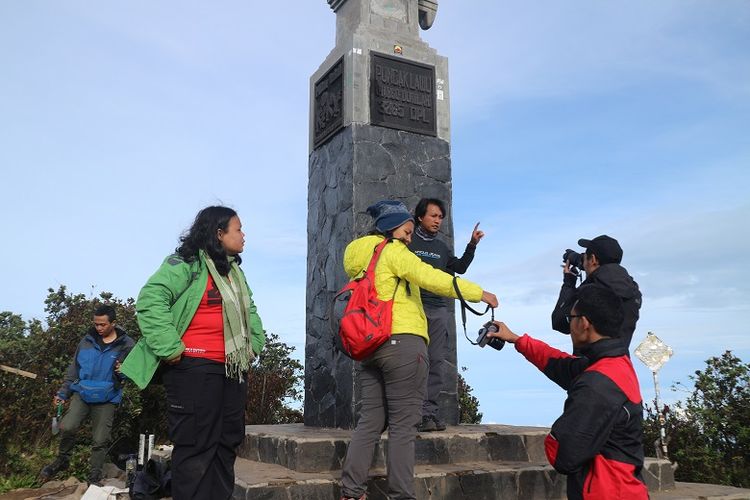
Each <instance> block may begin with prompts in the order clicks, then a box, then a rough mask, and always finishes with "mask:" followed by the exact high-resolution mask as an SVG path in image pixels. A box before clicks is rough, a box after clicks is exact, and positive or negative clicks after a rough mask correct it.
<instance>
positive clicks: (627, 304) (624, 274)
mask: <svg viewBox="0 0 750 500" xmlns="http://www.w3.org/2000/svg"><path fill="white" fill-rule="evenodd" d="M590 283H598V284H601V285H604V286H606V287H607V288H609V289H611V290H612V291H613V292H615V293H616V294H617V296H618V297H620V299H621V300H622V307H623V313H624V315H625V317H624V319H623V322H622V327H621V329H620V339H622V341H623V342H624V343H625V346H626V347H628V348H629V347H630V340H631V339H632V338H633V332H634V331H635V324H636V322H637V321H638V318H639V316H640V312H639V311H640V309H641V291H640V290H639V289H638V283H636V282H635V281H634V280H633V278H632V277H631V276H630V275H629V274H628V271H627V270H626V269H625V268H624V267H622V266H621V265H620V264H604V265H603V266H599V268H598V269H597V270H596V271H594V272H593V273H591V274H590V275H589V276H587V277H586V280H585V281H584V282H583V283H582V285H587V284H590ZM575 284H576V280H575V276H573V275H572V274H566V275H565V277H564V281H563V285H562V288H561V289H560V297H559V298H558V299H557V305H556V306H555V309H554V310H553V311H552V328H553V329H555V330H557V331H558V332H560V333H566V334H569V333H570V325H569V324H568V320H567V319H566V318H565V316H566V315H567V314H570V310H571V309H572V308H573V303H574V302H575V300H574V298H575V291H576V287H575Z"/></svg>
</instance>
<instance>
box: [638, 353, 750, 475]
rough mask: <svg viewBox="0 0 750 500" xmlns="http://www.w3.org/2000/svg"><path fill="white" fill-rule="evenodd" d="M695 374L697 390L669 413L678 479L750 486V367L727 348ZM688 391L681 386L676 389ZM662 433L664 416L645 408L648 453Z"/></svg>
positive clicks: (670, 441) (668, 431)
mask: <svg viewBox="0 0 750 500" xmlns="http://www.w3.org/2000/svg"><path fill="white" fill-rule="evenodd" d="M706 364H707V367H706V369H705V370H704V371H696V372H695V375H692V376H690V379H691V380H692V381H693V382H694V387H693V388H692V392H690V395H689V396H688V397H687V399H686V400H685V401H684V402H678V403H677V404H675V405H674V406H673V408H666V411H664V413H663V414H664V418H665V428H666V434H667V439H668V445H669V456H670V459H671V460H672V461H673V462H676V463H677V465H678V467H677V470H676V471H675V479H677V480H678V481H690V482H702V483H716V484H726V485H731V486H737V487H741V488H748V487H750V365H748V364H744V363H742V361H741V360H740V359H739V358H737V357H736V356H734V355H733V354H732V353H731V351H726V352H725V353H724V354H722V356H721V357H713V358H710V359H708V360H707V361H706ZM678 389H684V387H682V385H681V384H676V385H675V386H673V387H672V390H678ZM658 436H659V419H658V415H657V413H656V411H655V410H654V408H653V407H650V406H648V405H647V406H646V418H645V421H644V446H645V448H646V454H649V450H651V449H653V448H652V446H653V443H654V442H655V441H656V440H657V439H658Z"/></svg>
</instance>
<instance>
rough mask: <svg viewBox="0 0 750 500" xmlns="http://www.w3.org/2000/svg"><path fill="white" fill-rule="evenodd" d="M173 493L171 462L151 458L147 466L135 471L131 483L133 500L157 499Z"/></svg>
mask: <svg viewBox="0 0 750 500" xmlns="http://www.w3.org/2000/svg"><path fill="white" fill-rule="evenodd" d="M171 495H172V471H171V470H169V464H168V463H166V462H161V461H156V460H154V459H152V458H149V460H148V462H146V466H145V467H143V469H141V470H139V471H138V472H136V473H135V479H134V480H133V484H131V485H130V498H132V499H133V500H155V499H157V498H164V497H168V496H171Z"/></svg>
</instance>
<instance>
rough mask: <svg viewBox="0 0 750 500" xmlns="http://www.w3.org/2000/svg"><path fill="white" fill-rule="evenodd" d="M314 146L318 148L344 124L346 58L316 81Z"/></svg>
mask: <svg viewBox="0 0 750 500" xmlns="http://www.w3.org/2000/svg"><path fill="white" fill-rule="evenodd" d="M313 109H314V111H315V116H314V123H313V126H314V132H313V148H317V147H318V146H320V145H321V144H323V143H324V142H326V141H327V140H328V139H330V138H331V137H332V136H333V135H334V134H335V133H336V132H338V131H339V130H340V129H341V128H342V127H343V126H344V58H343V57H342V58H341V59H339V60H338V61H337V62H336V63H335V64H334V65H333V66H332V67H331V69H329V70H328V72H326V74H325V75H323V77H322V78H321V79H320V80H318V81H317V82H315V102H314V104H313Z"/></svg>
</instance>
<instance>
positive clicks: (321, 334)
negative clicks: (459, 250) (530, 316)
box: [304, 0, 458, 429]
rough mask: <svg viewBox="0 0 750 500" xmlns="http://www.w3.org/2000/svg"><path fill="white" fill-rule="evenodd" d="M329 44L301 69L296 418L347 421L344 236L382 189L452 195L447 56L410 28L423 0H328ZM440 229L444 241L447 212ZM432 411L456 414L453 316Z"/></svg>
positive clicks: (430, 17) (412, 195)
mask: <svg viewBox="0 0 750 500" xmlns="http://www.w3.org/2000/svg"><path fill="white" fill-rule="evenodd" d="M328 4H329V5H330V7H331V8H332V9H333V11H334V12H335V13H336V46H335V48H334V49H333V50H332V51H331V53H330V54H329V55H328V57H327V58H326V59H325V61H324V62H323V63H322V64H321V66H320V68H319V69H318V70H317V71H316V72H315V73H314V74H313V76H312V77H311V79H310V145H309V148H310V156H309V174H308V175H309V181H308V217H307V298H306V299H307V305H306V345H305V407H304V415H305V417H304V418H305V425H307V426H314V427H338V428H344V429H350V428H353V427H354V425H355V419H356V408H355V403H356V400H357V398H356V394H357V390H358V388H357V387H356V386H355V385H356V384H355V380H356V379H355V376H354V370H355V363H354V362H353V361H352V360H351V359H349V358H347V357H346V356H344V355H343V354H341V353H340V352H338V351H337V349H336V348H335V346H334V333H333V332H332V329H331V326H330V324H329V308H330V304H331V301H332V299H333V296H334V295H335V293H336V291H337V290H338V289H339V288H341V287H342V286H343V285H344V284H345V283H346V282H347V280H348V278H347V276H346V274H345V273H344V269H343V264H342V262H343V252H344V248H345V246H346V245H347V244H348V243H349V242H350V241H351V240H352V239H354V238H356V237H358V236H361V235H362V234H364V233H366V232H367V231H368V230H369V229H370V228H371V220H370V217H369V216H368V215H367V214H366V213H365V210H366V208H367V207H368V206H369V205H371V204H372V203H374V202H375V201H378V200H381V199H396V200H401V201H403V202H404V203H405V204H406V205H407V206H408V207H410V208H411V209H413V207H414V206H415V205H416V203H417V201H418V200H419V199H420V198H422V197H435V198H440V199H442V200H444V201H445V202H446V204H447V206H448V207H450V206H451V201H452V195H451V162H450V110H449V87H448V61H447V59H446V58H445V57H442V56H440V55H438V54H437V52H436V51H435V50H434V49H432V48H430V47H429V46H428V45H427V44H426V43H425V42H423V41H422V40H421V38H420V27H422V28H423V29H427V28H429V27H430V26H431V25H432V23H433V21H434V19H435V14H436V11H437V2H436V1H430V0H418V1H417V0H328ZM450 213H451V211H450V210H449V214H448V215H449V217H448V218H447V219H446V221H445V222H444V224H443V229H442V232H443V235H442V237H443V238H444V239H445V240H446V242H447V243H448V245H449V246H452V245H453V224H452V220H451V219H450ZM451 324H453V325H454V327H453V330H454V331H453V333H454V335H451V340H450V342H449V355H448V356H447V359H448V361H449V366H451V369H449V370H448V374H447V380H448V382H447V384H446V387H445V388H444V390H443V392H442V394H441V396H440V406H441V409H440V414H441V416H443V418H444V419H445V420H446V422H447V423H448V424H450V425H455V424H457V423H458V399H457V394H456V387H457V370H456V344H455V338H456V337H455V321H453V322H451Z"/></svg>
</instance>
